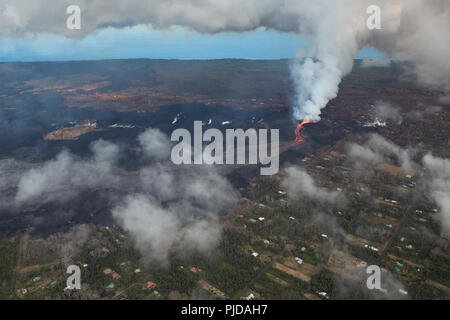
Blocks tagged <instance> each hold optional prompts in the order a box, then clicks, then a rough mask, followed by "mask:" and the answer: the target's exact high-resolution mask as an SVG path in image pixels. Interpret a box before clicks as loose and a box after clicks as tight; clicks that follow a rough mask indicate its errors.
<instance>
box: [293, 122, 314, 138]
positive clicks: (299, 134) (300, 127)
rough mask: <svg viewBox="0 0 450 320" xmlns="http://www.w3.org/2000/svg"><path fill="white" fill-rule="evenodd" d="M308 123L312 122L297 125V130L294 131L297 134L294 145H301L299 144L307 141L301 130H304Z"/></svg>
mask: <svg viewBox="0 0 450 320" xmlns="http://www.w3.org/2000/svg"><path fill="white" fill-rule="evenodd" d="M307 123H310V121H308V120H303V121H302V122H300V123H299V124H298V125H297V127H296V128H295V130H294V133H295V140H294V144H299V143H302V142H303V141H305V138H304V137H303V136H302V134H301V130H302V127H303V126H304V125H305V124H307Z"/></svg>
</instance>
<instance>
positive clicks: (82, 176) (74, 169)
mask: <svg viewBox="0 0 450 320" xmlns="http://www.w3.org/2000/svg"><path fill="white" fill-rule="evenodd" d="M91 150H92V153H93V156H92V158H91V159H89V160H83V159H79V158H77V157H75V156H74V155H72V154H71V153H69V152H68V151H63V152H61V153H60V154H59V155H58V156H57V157H56V158H55V159H53V160H50V161H48V162H46V163H44V164H43V165H41V166H39V167H37V168H33V169H31V170H29V171H27V172H26V173H25V174H24V175H23V176H22V177H21V179H20V181H19V183H18V186H17V193H16V196H15V201H16V203H17V204H18V205H22V204H26V203H30V202H33V203H45V202H49V201H67V200H69V199H71V198H73V197H74V196H76V195H77V194H78V193H79V192H81V191H82V190H86V189H88V188H97V187H102V186H108V185H113V184H116V183H117V182H118V180H117V177H115V176H114V175H113V174H112V171H111V170H112V166H113V165H114V164H115V163H116V162H117V160H118V156H119V147H118V146H117V145H115V144H112V143H110V142H107V141H104V140H98V141H96V142H94V143H93V144H92V145H91Z"/></svg>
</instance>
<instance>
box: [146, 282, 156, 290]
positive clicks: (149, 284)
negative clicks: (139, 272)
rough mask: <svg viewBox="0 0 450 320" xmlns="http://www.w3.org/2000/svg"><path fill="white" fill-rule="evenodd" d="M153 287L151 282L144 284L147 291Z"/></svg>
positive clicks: (153, 284)
mask: <svg viewBox="0 0 450 320" xmlns="http://www.w3.org/2000/svg"><path fill="white" fill-rule="evenodd" d="M154 286H155V283H154V282H151V281H148V282H147V283H146V284H145V287H146V288H147V289H151V288H153V287H154Z"/></svg>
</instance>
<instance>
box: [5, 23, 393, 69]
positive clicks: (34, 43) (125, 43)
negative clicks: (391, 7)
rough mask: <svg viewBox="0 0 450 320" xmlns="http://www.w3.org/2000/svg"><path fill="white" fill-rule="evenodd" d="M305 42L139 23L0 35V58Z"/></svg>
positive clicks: (179, 54) (287, 51) (278, 54)
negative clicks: (88, 31) (68, 32)
mask: <svg viewBox="0 0 450 320" xmlns="http://www.w3.org/2000/svg"><path fill="white" fill-rule="evenodd" d="M306 48H308V43H307V41H306V40H304V39H301V38H300V37H299V36H298V35H296V34H293V33H280V32H277V31H272V30H266V29H258V30H255V31H252V32H245V33H221V34H215V35H205V34H198V33H196V32H193V31H189V30H186V29H182V28H174V29H171V30H163V31H160V30H153V29H151V28H150V27H147V26H142V25H140V26H135V27H132V28H123V29H114V28H107V29H103V30H101V31H100V32H98V33H96V34H92V35H88V36H87V37H85V38H83V39H78V40H75V39H68V38H65V37H63V36H60V35H52V34H38V35H27V36H25V37H23V38H19V39H11V38H0V61H56V60H58V61H60V60H97V59H130V58H131V59H132V58H153V59H221V58H242V59H281V58H291V57H293V56H294V54H295V52H296V50H297V49H306ZM363 56H367V57H370V58H374V57H378V58H385V56H384V55H383V54H382V53H381V52H379V51H377V50H375V49H373V48H364V49H363V50H362V51H361V52H360V53H359V55H358V58H361V57H363Z"/></svg>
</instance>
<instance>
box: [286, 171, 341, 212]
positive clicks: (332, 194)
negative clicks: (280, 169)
mask: <svg viewBox="0 0 450 320" xmlns="http://www.w3.org/2000/svg"><path fill="white" fill-rule="evenodd" d="M281 186H282V188H283V189H284V190H286V192H287V195H288V198H289V199H290V200H291V201H298V200H299V199H302V198H304V199H312V200H317V201H323V202H329V203H334V202H336V201H338V200H340V199H342V198H343V195H341V193H340V192H337V191H329V190H328V189H326V188H322V187H319V186H317V184H316V182H315V181H314V179H313V178H312V177H311V176H310V175H309V174H308V173H307V172H306V171H305V170H304V169H302V168H300V167H289V168H286V170H285V176H284V177H283V179H282V181H281Z"/></svg>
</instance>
